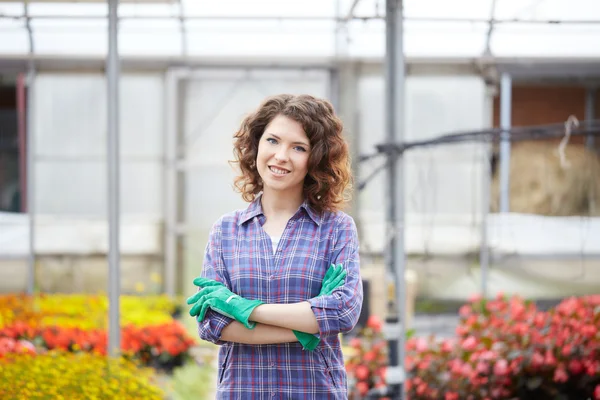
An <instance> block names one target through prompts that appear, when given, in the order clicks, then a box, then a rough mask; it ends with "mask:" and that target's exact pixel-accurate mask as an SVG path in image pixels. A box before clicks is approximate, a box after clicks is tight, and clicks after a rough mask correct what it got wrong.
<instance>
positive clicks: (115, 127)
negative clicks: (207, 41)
mask: <svg viewBox="0 0 600 400" xmlns="http://www.w3.org/2000/svg"><path fill="white" fill-rule="evenodd" d="M118 6H119V0H108V57H107V60H106V81H107V88H108V91H107V103H108V104H107V110H108V124H107V127H108V135H107V145H108V146H107V167H108V175H107V176H108V230H109V237H108V243H109V248H108V294H109V326H108V328H109V331H108V354H110V355H111V356H118V355H119V354H120V350H121V335H120V333H121V332H120V321H119V295H120V290H121V284H120V268H119V261H120V260H119V182H120V179H119V164H120V160H119V158H120V157H119V155H120V153H119V75H120V68H119V51H118V26H117V25H118Z"/></svg>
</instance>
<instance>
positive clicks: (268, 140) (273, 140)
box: [267, 138, 277, 144]
mask: <svg viewBox="0 0 600 400" xmlns="http://www.w3.org/2000/svg"><path fill="white" fill-rule="evenodd" d="M267 142H269V143H271V144H277V140H276V139H274V138H267Z"/></svg>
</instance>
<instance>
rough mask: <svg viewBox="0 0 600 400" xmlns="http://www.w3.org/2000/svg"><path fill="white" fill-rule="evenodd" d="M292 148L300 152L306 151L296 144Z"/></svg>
mask: <svg viewBox="0 0 600 400" xmlns="http://www.w3.org/2000/svg"><path fill="white" fill-rule="evenodd" d="M294 150H296V151H299V152H302V153H306V149H305V148H304V147H302V146H296V147H294Z"/></svg>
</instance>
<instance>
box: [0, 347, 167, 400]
mask: <svg viewBox="0 0 600 400" xmlns="http://www.w3.org/2000/svg"><path fill="white" fill-rule="evenodd" d="M0 398H2V399H56V398H63V399H73V400H76V399H148V400H155V399H156V400H159V399H163V398H164V394H163V392H162V390H161V389H159V387H158V386H156V384H155V383H154V373H153V371H152V370H151V369H148V368H139V367H137V366H136V365H135V364H134V363H132V362H131V361H128V360H126V359H123V358H120V359H110V358H107V357H105V356H100V355H96V354H91V353H77V354H75V353H68V352H63V351H52V352H48V353H45V354H41V355H32V354H23V353H21V354H16V353H12V354H8V355H6V354H5V356H4V357H3V358H1V359H0Z"/></svg>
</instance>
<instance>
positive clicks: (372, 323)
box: [367, 315, 383, 333]
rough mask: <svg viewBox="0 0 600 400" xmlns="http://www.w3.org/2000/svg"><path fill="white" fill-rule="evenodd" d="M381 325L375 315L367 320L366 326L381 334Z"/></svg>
mask: <svg viewBox="0 0 600 400" xmlns="http://www.w3.org/2000/svg"><path fill="white" fill-rule="evenodd" d="M382 325H383V324H382V322H381V319H379V317H378V316H376V315H371V316H370V317H369V319H368V320H367V326H368V327H369V328H371V329H373V331H374V332H377V333H379V332H381V327H382Z"/></svg>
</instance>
